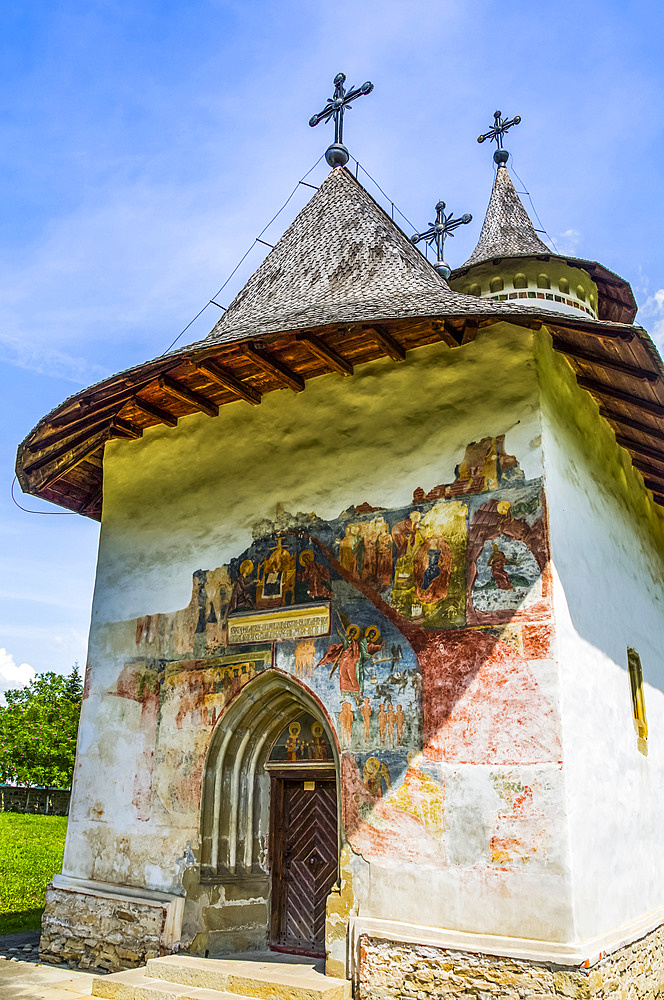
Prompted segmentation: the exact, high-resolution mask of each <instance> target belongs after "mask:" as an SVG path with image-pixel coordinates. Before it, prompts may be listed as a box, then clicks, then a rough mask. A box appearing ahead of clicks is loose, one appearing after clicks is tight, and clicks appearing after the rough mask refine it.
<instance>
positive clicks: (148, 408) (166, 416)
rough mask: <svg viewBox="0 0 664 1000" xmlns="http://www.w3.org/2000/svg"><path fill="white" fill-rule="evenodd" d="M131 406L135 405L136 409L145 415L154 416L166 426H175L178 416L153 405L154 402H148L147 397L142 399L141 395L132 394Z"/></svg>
mask: <svg viewBox="0 0 664 1000" xmlns="http://www.w3.org/2000/svg"><path fill="white" fill-rule="evenodd" d="M131 404H132V406H135V407H136V409H137V410H140V411H141V413H144V414H145V415H146V417H154V419H155V420H159V421H161V423H162V424H166V426H167V427H176V426H177V422H178V418H177V417H176V416H174V415H173V414H172V413H169V412H168V410H164V409H163V407H161V406H155V404H154V403H150V402H149V401H148V400H147V399H142V398H141V396H134V398H133V399H132V400H131Z"/></svg>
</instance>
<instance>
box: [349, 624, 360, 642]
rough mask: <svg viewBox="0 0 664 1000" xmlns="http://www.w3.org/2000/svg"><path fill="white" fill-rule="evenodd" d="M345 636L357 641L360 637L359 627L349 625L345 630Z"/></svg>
mask: <svg viewBox="0 0 664 1000" xmlns="http://www.w3.org/2000/svg"><path fill="white" fill-rule="evenodd" d="M346 635H347V636H348V638H349V639H357V638H358V637H359V635H360V627H359V625H349V626H348V628H347V629H346Z"/></svg>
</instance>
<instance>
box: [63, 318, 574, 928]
mask: <svg viewBox="0 0 664 1000" xmlns="http://www.w3.org/2000/svg"><path fill="white" fill-rule="evenodd" d="M534 343H535V336H534V335H533V334H532V333H531V332H528V331H526V330H523V329H516V328H510V327H509V326H507V325H503V324H501V325H496V326H494V327H492V328H491V329H490V330H488V331H484V332H480V334H479V335H478V337H477V339H476V341H475V342H473V343H472V344H468V345H465V346H464V347H463V348H460V349H458V350H450V349H448V348H447V347H445V346H444V345H442V344H436V345H432V346H431V347H428V348H422V349H419V350H417V351H412V352H410V353H409V355H408V358H407V360H406V361H405V362H404V363H402V364H399V365H395V364H394V362H392V361H391V360H387V359H385V360H380V361H376V362H373V363H370V364H367V365H363V366H358V367H357V369H356V372H355V375H354V376H353V377H352V379H343V378H342V377H341V376H337V375H333V376H325V377H322V378H320V379H316V380H313V381H310V382H308V383H307V388H306V391H305V392H304V393H301V394H293V393H291V392H290V391H288V390H284V391H280V392H275V393H271V394H269V395H268V396H266V397H265V398H264V400H263V402H262V404H261V405H260V406H259V407H250V406H249V405H248V404H245V403H242V402H238V403H236V404H233V405H229V406H226V407H224V408H222V410H221V412H220V415H219V417H218V418H215V419H210V418H208V417H206V416H204V415H201V414H197V415H192V416H190V417H187V418H183V419H181V420H180V422H179V424H178V426H177V428H175V429H168V428H165V427H162V426H159V427H155V428H153V429H151V430H149V431H147V432H146V433H145V434H144V436H143V438H142V439H141V440H138V441H132V442H123V441H115V442H110V443H109V444H108V446H107V449H106V456H105V467H104V515H103V521H102V529H101V539H100V551H99V563H98V573H97V582H96V587H95V596H94V603H93V614H92V627H91V636H90V646H89V696H88V698H87V700H86V701H85V704H84V709H83V713H82V721H81V730H80V737H79V754H80V757H79V763H78V767H77V772H76V778H75V790H74V796H73V804H72V813H71V817H70V824H69V833H68V840H67V847H66V853H65V865H64V871H65V873H66V874H69V875H71V876H74V877H79V878H93V879H99V880H102V881H104V880H105V881H114V880H117V881H120V882H126V883H128V884H132V885H138V886H145V887H147V888H150V889H161V890H166V891H178V890H179V886H180V884H181V883H180V881H179V878H180V875H181V866H180V867H179V866H178V862H177V859H178V858H179V857H181V856H182V854H183V851H184V848H185V844H186V842H187V841H191V843H192V844H193V845H194V847H195V846H196V844H197V842H198V832H199V817H198V803H194V802H192V803H191V804H190V806H189V807H187V808H181V809H179V810H178V811H173V809H172V808H171V807H170V806H169V803H168V801H167V795H166V792H167V789H166V788H165V786H166V784H167V781H166V778H167V777H168V775H166V777H165V778H163V781H162V784H161V785H160V784H159V782H157V783H156V785H155V791H154V796H155V797H154V798H153V803H154V809H153V813H152V816H151V818H150V819H149V820H146V819H145V818H141V817H140V816H139V815H138V812H137V807H136V804H135V802H134V801H133V799H134V798H135V789H136V781H137V778H136V775H137V773H139V772H140V768H141V767H143V766H145V767H147V763H146V759H147V758H146V755H147V757H149V755H150V752H151V739H152V740H153V742H154V734H153V733H152V735H151V732H152V731H151V730H150V728H149V725H148V724H147V723H146V717H145V714H144V713H143V709H142V705H141V704H140V702H139V701H137V700H134V701H132V700H128V699H127V698H120V697H118V696H117V693H115V689H116V687H117V684H118V678H119V677H120V675H121V674H122V671H123V667H124V665H125V663H126V661H127V659H128V658H129V657H131V656H134V657H135V656H136V619H137V618H139V617H141V616H146V615H166V614H169V613H174V612H176V611H177V610H178V609H182V608H185V607H186V605H187V604H188V602H189V600H190V597H191V587H192V573H193V572H194V571H195V570H197V569H199V568H205V569H214V568H215V567H219V566H222V565H223V564H224V563H226V562H228V561H229V560H230V559H231V558H232V557H234V556H236V555H237V554H238V553H239V552H241V551H242V550H243V549H244V548H245V547H246V546H248V545H249V544H250V542H251V540H252V531H251V528H252V524H254V522H256V521H258V520H260V519H262V518H266V517H267V518H274V517H275V516H276V515H277V513H278V511H279V510H280V509H281V508H284V509H286V510H287V511H291V512H297V511H315V512H316V514H317V515H318V516H319V517H321V518H324V519H331V518H335V517H337V516H338V515H339V513H340V512H341V511H342V510H344V509H346V508H347V507H348V506H349V505H350V504H360V503H362V502H363V501H365V500H366V501H368V502H369V503H370V504H373V505H376V506H379V505H380V506H383V507H399V506H404V505H408V504H409V503H410V502H411V498H412V494H413V489H414V488H415V487H416V486H421V487H423V488H424V490H429V489H431V488H432V487H434V486H436V485H437V484H440V483H446V482H447V483H449V482H452V481H453V480H454V469H455V466H456V465H457V463H459V462H460V461H461V459H462V458H463V456H464V452H465V448H466V445H467V444H468V443H469V442H471V441H479V440H480V439H482V438H484V437H485V436H487V435H493V436H496V435H501V434H505V435H506V437H505V449H506V451H507V452H508V453H510V454H512V455H515V456H516V457H517V459H518V461H519V463H520V466H521V469H522V470H523V472H524V473H525V477H526V479H537V478H538V477H540V476H541V475H542V454H541V424H540V412H539V385H538V374H537V365H536V361H535V354H534ZM524 662H525V661H524ZM527 669H528V670H529V677H531V678H534V681H533V683H534V684H535V686H536V687H537V686H538V687H539V692H540V695H541V696H542V698H543V699H544V700H545V701H546V703H547V704H549V705H551V706H553V707H554V709H555V706H557V702H558V688H557V673H556V665H555V661H554V659H553V658H552V657H550V658H549V659H545V658H539V659H533V661H532V662H531V661H528V662H527ZM477 686H478V688H479V689H480V690H479V694H481V693H482V692H481V687H482V685H481V683H480V684H478V685H477ZM171 737H172V738H171ZM204 738H205V739H207V736H206V734H205V733H203V734H202V735H201V732H200V729H198V730H197V729H196V727H195V725H194V723H187V724H186V726H185V728H184V729H183V730H178V731H177V732H174V733H173V734H171V736H169V739H171V742H172V749H169V751H168V753H170V754H171V757H170V758H168V757H167V758H166V759H167V760H171V761H172V765H168V766H172V767H173V768H177V766H178V760H179V757H178V753H182V754H186V753H187V752H189V750H188V747H189V746H190V745H191V744H192V743H193V741H194V740H195V739H198V740H202V739H204ZM437 773H438V776H439V779H440V781H441V782H442V783H443V784H444V787H445V789H446V795H447V796H448V817H449V819H448V821H447V822H448V827H447V831H446V851H447V857H448V859H449V863H448V864H447V865H446V866H445V867H444V868H441V869H439V870H436V869H435V868H432V866H430V865H429V866H428V867H427V866H422V867H421V868H419V869H418V868H417V866H416V865H412V864H411V865H407V864H406V865H404V864H402V865H393V866H387V868H383V867H382V866H381V865H379V864H376V863H372V864H371V865H370V866H367V865H365V864H364V863H363V862H362V860H361V859H359V860H358V859H356V862H355V867H356V872H355V875H356V879H355V882H356V890H357V893H358V894H359V895H358V901H359V902H360V903H361V912H362V913H363V914H365V915H369V916H375V917H382V918H385V919H392V920H402V921H410V922H412V923H414V924H418V923H419V924H421V923H430V924H432V925H434V926H444V927H452V928H457V929H459V930H467V931H475V932H482V933H491V934H507V935H513V936H516V937H526V938H537V939H543V940H553V941H567V940H569V939H570V936H571V935H572V933H573V927H572V922H571V916H570V913H571V911H570V885H569V864H568V856H567V832H566V826H565V815H564V808H563V799H562V789H563V785H562V777H561V770H560V765H559V764H558V763H557V760H556V761H555V762H548V761H547V762H546V763H544V764H528V763H526V764H523V765H522V764H520V763H519V761H518V760H517V761H513V762H512V763H508V764H505V766H495V765H491V764H485V763H475V764H473V763H472V762H471V763H464V762H460V763H458V764H456V763H454V764H450V763H446V762H445V761H444V760H443V761H442V762H441V763H440V765H439V768H438V772H437ZM139 777H140V774H139ZM511 781H513V782H514V783H518V782H519V781H521V782H526V783H531V784H533V785H535V786H536V787H537V788H539V789H540V793H539V794H540V796H541V804H542V810H543V812H541V813H538V816H539V819H538V822H540V824H542V823H543V824H544V827H545V828H546V836H547V846H546V849H544V848H543V847H541V845H540V853H539V854H538V850H537V845H536V849H535V850H534V852H533V856H532V857H528V858H526V859H524V860H523V862H521V861H517V862H515V863H510V864H509V865H505V866H501V864H500V863H498V862H495V861H494V862H493V867H487V864H490V863H491V862H487V857H488V856H489V855H490V847H489V844H490V839H491V822H492V820H491V819H490V817H494V819H495V817H496V815H497V814H498V813H499V812H500V810H501V808H503V806H502V805H501V801H502V800H501V799H500V798H499V795H498V793H497V791H496V788H497V783H499V782H511ZM162 791H163V792H164V795H163V796H162ZM160 796H161V797H160ZM533 836H535V838H536V837H537V836H539V834H537V835H535V834H534V835H533ZM423 900H426V905H423Z"/></svg>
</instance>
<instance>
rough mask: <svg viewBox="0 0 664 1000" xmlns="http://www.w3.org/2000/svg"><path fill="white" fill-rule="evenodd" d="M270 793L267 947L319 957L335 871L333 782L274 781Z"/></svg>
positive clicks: (335, 811) (332, 778)
mask: <svg viewBox="0 0 664 1000" xmlns="http://www.w3.org/2000/svg"><path fill="white" fill-rule="evenodd" d="M272 794H273V802H272V934H271V939H272V940H271V946H272V948H273V949H274V950H275V951H286V952H292V953H294V954H302V955H313V956H315V957H319V956H323V955H324V954H325V901H326V899H327V896H328V895H329V893H330V890H331V889H332V886H333V885H334V883H335V881H336V879H337V867H338V848H337V790H336V783H335V780H334V777H333V776H332V777H330V778H323V779H321V778H320V777H318V775H317V776H316V777H315V779H314V778H312V779H311V780H307V778H306V777H304V778H297V779H296V778H291V777H278V778H274V779H273V786H272Z"/></svg>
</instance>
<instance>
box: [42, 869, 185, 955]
mask: <svg viewBox="0 0 664 1000" xmlns="http://www.w3.org/2000/svg"><path fill="white" fill-rule="evenodd" d="M166 913H167V906H166V905H163V906H159V905H149V904H146V903H144V902H141V901H129V900H127V899H116V900H113V899H110V898H108V897H106V898H105V897H103V896H97V895H92V894H89V893H83V892H73V891H71V890H69V889H68V890H63V889H56V888H55V887H54V886H52V885H50V886H48V888H47V889H46V907H45V909H44V915H43V917H42V933H41V940H40V944H39V954H40V957H41V958H42V959H43V960H44V961H46V962H53V963H59V962H76V964H77V965H78V967H79V968H81V969H94V968H97V969H106V970H108V971H111V972H117V971H118V970H120V969H129V968H136V967H137V966H139V965H143V964H144V963H145V962H146V961H147V960H148V959H149V958H157V957H158V956H159V955H161V954H167V951H165V950H164V949H163V948H162V947H161V940H162V933H163V929H164V924H165V921H166Z"/></svg>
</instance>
